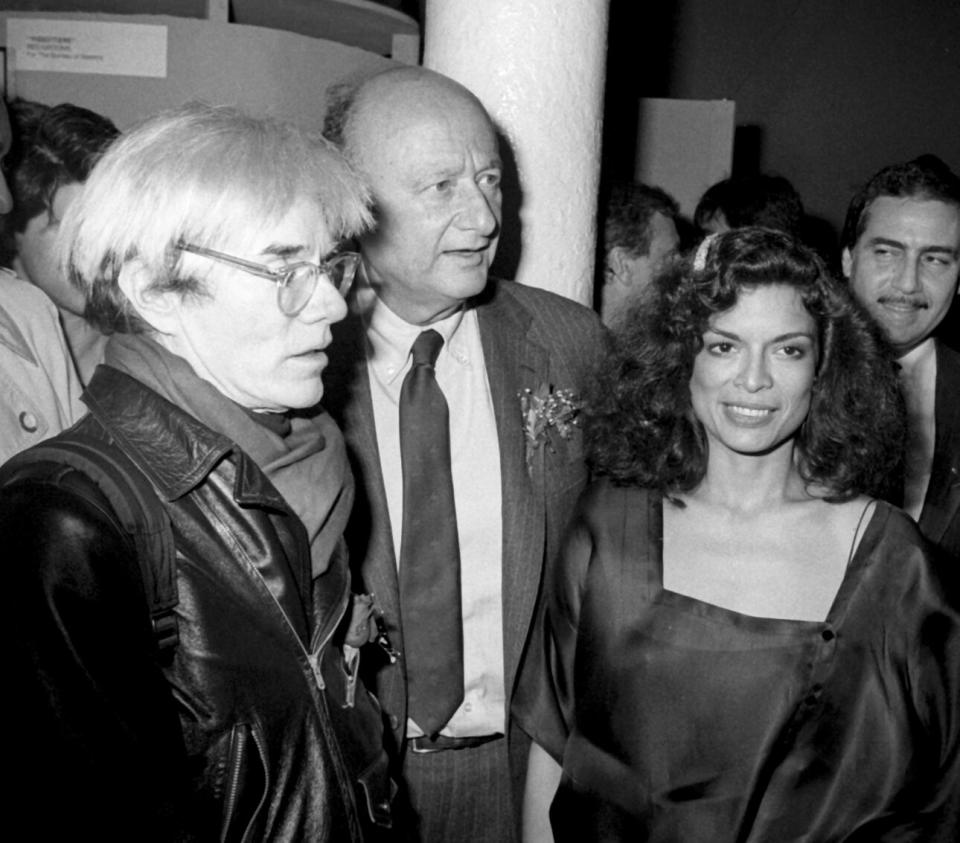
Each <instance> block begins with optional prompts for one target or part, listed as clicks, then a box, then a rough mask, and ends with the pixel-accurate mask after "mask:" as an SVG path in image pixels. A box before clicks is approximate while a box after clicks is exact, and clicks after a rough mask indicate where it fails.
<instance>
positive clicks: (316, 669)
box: [307, 653, 327, 691]
mask: <svg viewBox="0 0 960 843" xmlns="http://www.w3.org/2000/svg"><path fill="white" fill-rule="evenodd" d="M307 661H308V662H310V669H311V670H312V671H313V678H314V679H316V680H317V686H318V687H319V688H320V690H321V691H325V690H326V689H327V683H326V682H324V681H323V675H322V674H321V673H320V653H307Z"/></svg>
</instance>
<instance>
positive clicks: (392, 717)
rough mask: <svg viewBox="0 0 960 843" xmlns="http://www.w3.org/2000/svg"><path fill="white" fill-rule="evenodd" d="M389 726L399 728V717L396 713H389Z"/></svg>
mask: <svg viewBox="0 0 960 843" xmlns="http://www.w3.org/2000/svg"><path fill="white" fill-rule="evenodd" d="M390 728H391V729H399V728H400V718H399V717H397V715H396V714H391V715H390Z"/></svg>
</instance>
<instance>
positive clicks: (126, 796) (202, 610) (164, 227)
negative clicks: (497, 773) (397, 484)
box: [0, 105, 390, 843]
mask: <svg viewBox="0 0 960 843" xmlns="http://www.w3.org/2000/svg"><path fill="white" fill-rule="evenodd" d="M370 221H371V218H370V213H369V209H368V205H367V192H366V189H365V188H364V186H363V185H362V183H361V182H360V180H359V179H358V178H357V176H356V175H355V174H354V173H353V172H352V170H351V169H350V168H349V167H348V165H347V164H346V162H345V161H343V159H342V157H341V156H340V154H339V153H338V152H337V151H336V150H335V149H333V148H332V147H331V146H330V145H329V144H328V143H326V142H325V141H324V140H323V138H322V137H320V136H319V135H317V134H311V133H307V132H304V131H302V130H300V129H298V128H296V127H295V126H293V125H291V124H287V123H282V122H279V121H274V120H269V119H259V118H255V117H251V116H248V115H245V114H243V113H241V112H238V111H236V110H234V109H229V108H212V107H208V106H203V105H189V106H184V107H182V108H180V109H175V110H172V111H170V112H165V113H162V114H160V115H157V116H156V117H153V118H151V119H150V120H148V121H146V122H145V123H143V124H142V125H140V126H139V127H137V128H135V129H133V130H132V131H130V132H129V133H128V134H127V135H125V136H124V137H123V138H121V139H120V140H119V141H117V142H116V143H115V144H114V145H112V146H111V148H110V149H109V150H108V151H107V152H106V154H105V155H104V157H103V158H102V159H101V160H100V161H99V162H98V164H97V165H96V166H95V168H94V170H93V172H92V173H91V175H90V177H89V179H88V180H87V182H86V183H85V185H84V187H83V189H82V191H81V192H80V194H79V195H78V196H77V198H76V199H75V200H74V202H73V203H72V204H71V206H70V209H69V210H68V211H67V213H66V215H65V217H64V219H63V221H62V225H61V237H62V241H61V242H62V247H63V253H64V265H65V267H66V271H67V274H68V277H69V279H70V281H71V282H72V283H73V284H75V285H77V286H78V287H80V288H81V289H82V290H83V291H84V293H85V295H86V299H87V302H88V307H87V310H86V312H87V314H88V316H89V317H90V318H91V319H93V320H94V321H95V322H96V324H97V326H98V327H99V328H101V329H102V330H104V331H105V332H107V333H110V334H111V336H110V340H109V342H108V344H107V348H106V351H105V361H104V364H103V365H101V366H99V367H98V368H97V370H96V372H95V374H94V376H93V378H92V380H91V382H90V384H89V385H88V387H87V390H86V392H85V393H84V397H83V400H84V402H85V403H86V405H87V406H88V407H89V409H90V412H89V414H88V415H87V416H86V417H85V419H84V420H83V421H81V422H80V423H79V424H78V425H76V426H75V427H74V428H72V429H71V430H69V431H67V432H66V433H64V434H61V435H60V436H58V437H56V438H54V439H53V440H51V441H50V442H47V443H44V444H43V445H42V446H40V448H39V449H32V450H31V451H28V452H25V453H24V454H21V455H19V456H18V457H16V458H15V459H14V460H13V461H12V462H11V463H8V464H7V466H6V467H5V468H4V469H3V472H2V476H0V547H3V548H4V553H5V555H6V558H7V559H8V560H10V561H12V562H14V564H11V565H8V566H7V571H6V573H7V585H8V587H9V588H10V589H11V593H14V594H16V599H15V600H13V601H11V604H10V606H9V607H8V608H9V612H8V615H7V620H8V626H9V630H10V634H9V636H8V638H7V645H8V652H9V653H10V655H11V658H10V660H9V662H8V665H9V666H8V672H7V679H8V682H9V685H10V687H11V688H13V689H14V691H13V694H12V696H13V708H14V710H13V712H12V720H11V722H12V723H13V724H15V727H14V728H13V729H12V732H13V734H12V738H11V741H10V742H9V743H8V747H7V749H8V752H7V759H8V761H9V762H10V766H11V770H12V771H14V776H13V778H14V782H15V785H14V787H15V790H14V795H13V797H12V799H11V804H13V805H15V806H16V808H15V810H16V811H18V812H20V814H21V823H20V827H22V828H28V829H29V834H30V835H31V836H33V837H35V838H36V839H44V840H54V839H66V838H68V837H69V838H70V839H73V838H76V839H81V840H118V841H119V840H123V841H130V840H163V841H174V840H178V841H179V840H241V839H243V840H264V841H266V840H278V841H291V842H292V841H306V840H309V841H327V842H328V843H340V841H359V840H361V839H362V837H363V831H362V824H372V823H373V822H376V821H381V822H383V821H385V820H387V819H388V812H389V797H390V792H389V786H388V784H389V783H388V782H387V780H386V778H385V775H384V773H385V770H386V756H385V755H384V753H383V750H382V742H381V726H380V717H379V711H378V710H377V709H376V708H375V705H374V704H373V702H372V700H371V699H370V698H369V697H368V696H367V695H366V693H365V692H364V691H363V688H362V687H358V686H357V685H356V672H355V660H354V659H352V658H351V659H347V658H346V656H345V651H342V650H341V644H342V643H345V637H344V629H343V627H344V623H343V621H344V620H345V616H346V613H347V611H348V608H349V606H350V582H349V576H348V573H347V562H346V558H345V549H344V547H343V543H342V529H343V525H344V524H345V523H346V519H347V516H348V513H349V511H350V504H351V501H352V497H353V481H352V477H351V475H350V471H349V468H348V466H347V461H346V454H345V452H344V448H343V440H342V439H341V437H340V433H339V431H338V430H337V427H336V425H335V424H334V423H333V422H332V421H331V420H330V418H329V416H327V415H325V414H323V413H321V414H319V415H318V414H317V413H316V412H313V411H311V412H306V411H310V410H311V408H313V407H315V406H316V405H317V402H319V400H320V398H321V396H322V395H323V381H322V379H321V378H322V374H323V370H324V368H325V366H326V363H327V355H326V351H325V349H326V348H327V346H328V345H329V344H330V341H331V333H330V327H331V325H332V324H333V323H334V322H337V321H338V320H340V319H342V318H343V316H344V314H345V313H346V306H345V305H344V300H343V293H344V292H345V291H346V290H347V288H348V287H349V285H350V283H351V281H352V279H353V274H354V270H355V268H356V265H357V256H356V255H354V254H351V253H344V252H342V251H341V250H340V242H341V240H342V239H343V238H345V237H350V236H353V235H356V234H358V233H359V232H361V231H362V230H363V229H364V228H366V227H367V226H368V225H369V224H370ZM78 452H79V453H81V454H86V455H87V457H86V458H84V459H82V460H80V462H77V459H76V454H77V453H78ZM111 477H112V478H113V479H112V480H111V481H110V482H106V480H105V478H111ZM135 499H137V500H140V501H142V502H143V503H142V504H141V507H140V511H139V513H138V512H137V511H136V510H134V513H133V516H132V517H131V516H130V515H129V512H128V509H129V501H131V500H135ZM151 502H152V505H151ZM151 511H153V512H154V513H155V514H157V515H158V517H157V518H155V519H153V521H151V520H150V519H149V518H148V516H147V513H149V512H151ZM125 513H127V515H126V516H125ZM131 521H132V522H133V523H130V522H131ZM165 548H166V550H164V549H165ZM171 568H172V569H173V570H172V571H171ZM161 590H162V592H163V593H161ZM170 591H172V594H170V593H169V592H170ZM157 597H163V598H164V599H163V600H162V601H161V600H158V599H156V598H157ZM361 620H362V619H361ZM360 626H361V627H363V626H364V624H363V623H361V624H360ZM361 632H362V631H361ZM362 640H365V636H364V635H362V634H361V635H360V636H359V639H356V640H353V641H352V643H361V641H362ZM347 643H350V642H347ZM27 822H29V825H26V824H25V823H27Z"/></svg>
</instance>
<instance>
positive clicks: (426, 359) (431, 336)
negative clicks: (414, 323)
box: [410, 329, 443, 366]
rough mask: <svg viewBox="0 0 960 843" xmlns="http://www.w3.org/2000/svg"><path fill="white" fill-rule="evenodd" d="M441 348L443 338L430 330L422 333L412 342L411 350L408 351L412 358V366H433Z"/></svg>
mask: <svg viewBox="0 0 960 843" xmlns="http://www.w3.org/2000/svg"><path fill="white" fill-rule="evenodd" d="M442 347H443V337H441V336H440V334H438V333H437V332H436V331H434V330H433V329H430V330H429V331H423V332H422V333H421V334H420V336H419V337H417V338H416V340H414V343H413V348H412V349H411V351H410V354H411V356H412V357H413V365H414V366H433V365H434V364H435V363H436V362H437V357H438V356H439V354H440V349H441V348H442Z"/></svg>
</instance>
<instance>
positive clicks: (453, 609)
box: [400, 330, 463, 735]
mask: <svg viewBox="0 0 960 843" xmlns="http://www.w3.org/2000/svg"><path fill="white" fill-rule="evenodd" d="M442 346H443V337H441V336H440V334H438V333H437V332H436V331H433V330H428V331H424V332H423V333H421V334H420V336H419V337H417V339H416V341H415V342H414V344H413V350H412V352H411V353H412V357H413V362H412V365H411V367H410V371H409V372H407V376H406V377H405V378H404V380H403V386H402V388H401V390H400V460H401V465H402V467H403V531H402V534H401V538H400V612H401V623H402V627H403V649H404V653H405V657H406V666H407V693H408V700H409V705H408V713H409V715H410V717H411V718H412V719H413V721H414V722H415V723H416V724H417V725H418V726H419V727H420V728H421V729H423V731H424V732H425V733H426V734H427V735H435V734H436V733H437V732H439V731H440V730H441V729H442V728H443V727H444V726H445V725H446V723H447V721H448V720H449V719H450V718H451V717H452V716H453V713H454V712H455V711H456V710H457V708H458V706H459V705H460V702H461V701H462V700H463V623H462V620H461V613H460V545H459V540H458V537H457V519H456V510H455V509H454V504H453V478H452V476H451V473H450V424H449V412H448V410H447V401H446V399H445V398H444V397H443V392H442V391H441V390H440V387H439V386H438V384H437V379H436V375H435V373H434V368H433V367H434V363H435V362H436V360H437V355H438V354H439V353H440V348H441V347H442Z"/></svg>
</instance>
